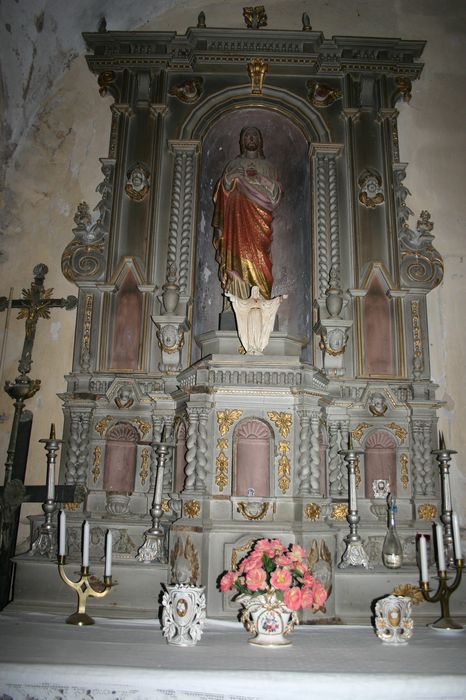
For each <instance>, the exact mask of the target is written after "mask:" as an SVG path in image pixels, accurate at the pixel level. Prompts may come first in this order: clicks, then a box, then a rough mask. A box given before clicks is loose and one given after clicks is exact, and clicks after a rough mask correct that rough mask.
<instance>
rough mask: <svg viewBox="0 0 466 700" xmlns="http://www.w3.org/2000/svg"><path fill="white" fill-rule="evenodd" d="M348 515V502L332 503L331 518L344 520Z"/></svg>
mask: <svg viewBox="0 0 466 700" xmlns="http://www.w3.org/2000/svg"><path fill="white" fill-rule="evenodd" d="M347 515H348V504H347V503H334V504H333V505H332V512H331V514H330V517H331V518H332V520H345V518H346V516H347Z"/></svg>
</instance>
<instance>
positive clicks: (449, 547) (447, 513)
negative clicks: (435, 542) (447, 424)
mask: <svg viewBox="0 0 466 700" xmlns="http://www.w3.org/2000/svg"><path fill="white" fill-rule="evenodd" d="M431 454H433V455H435V456H436V458H437V461H438V464H439V469H440V489H441V497H442V512H441V515H440V520H441V521H442V523H443V525H444V528H445V549H446V554H447V559H448V565H449V566H450V567H452V568H453V567H455V557H454V552H453V528H452V504H451V490H450V462H451V456H452V455H456V454H457V452H456V450H449V449H447V448H446V447H445V439H444V436H443V433H440V435H439V448H438V450H432V453H431Z"/></svg>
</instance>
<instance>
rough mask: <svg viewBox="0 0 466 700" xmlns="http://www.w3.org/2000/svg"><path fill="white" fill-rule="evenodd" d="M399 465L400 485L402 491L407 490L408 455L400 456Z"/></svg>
mask: <svg viewBox="0 0 466 700" xmlns="http://www.w3.org/2000/svg"><path fill="white" fill-rule="evenodd" d="M400 465H401V485H402V486H403V488H404V489H407V488H408V484H409V478H408V455H405V454H402V455H400Z"/></svg>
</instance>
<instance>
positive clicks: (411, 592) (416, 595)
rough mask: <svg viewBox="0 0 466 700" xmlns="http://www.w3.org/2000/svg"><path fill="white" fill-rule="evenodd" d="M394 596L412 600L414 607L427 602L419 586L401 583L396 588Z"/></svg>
mask: <svg viewBox="0 0 466 700" xmlns="http://www.w3.org/2000/svg"><path fill="white" fill-rule="evenodd" d="M392 595H402V596H406V597H407V598H411V602H412V604H413V605H419V604H420V603H424V602H425V598H424V596H423V595H422V591H421V589H420V588H419V587H418V586H413V584H412V583H401V584H400V585H399V586H395V588H394V589H393V593H392Z"/></svg>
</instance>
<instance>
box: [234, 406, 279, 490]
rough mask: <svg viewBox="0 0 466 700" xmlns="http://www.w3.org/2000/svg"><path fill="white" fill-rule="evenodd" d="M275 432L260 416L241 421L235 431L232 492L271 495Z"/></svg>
mask: <svg viewBox="0 0 466 700" xmlns="http://www.w3.org/2000/svg"><path fill="white" fill-rule="evenodd" d="M272 447H273V443H272V434H271V431H270V429H269V427H268V426H267V425H266V424H265V423H264V422H263V421H261V420H259V419H258V418H248V419H247V420H244V421H242V422H241V423H240V424H239V425H238V426H237V427H236V429H235V431H234V433H233V489H232V493H233V496H247V495H248V490H249V489H254V496H258V497H261V498H268V497H270V496H271V495H272V493H271V465H272V464H273V457H272V451H273V450H272Z"/></svg>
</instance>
